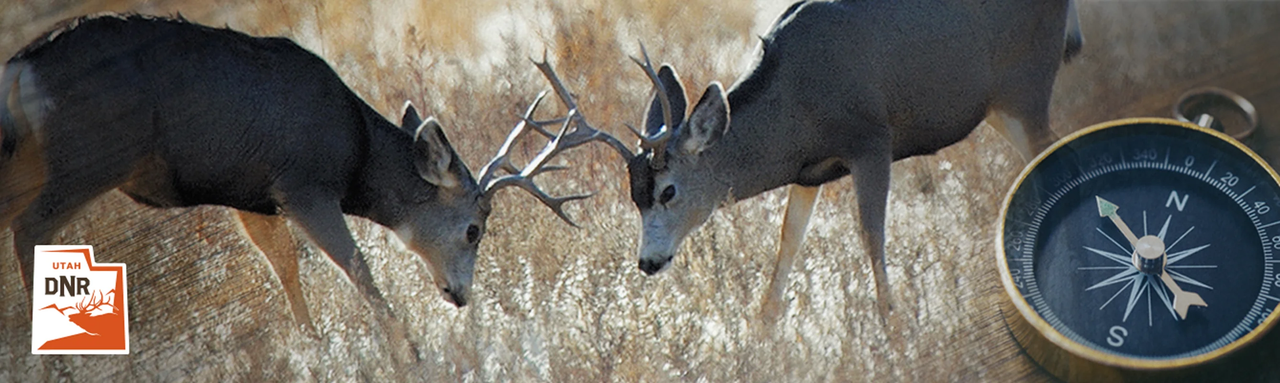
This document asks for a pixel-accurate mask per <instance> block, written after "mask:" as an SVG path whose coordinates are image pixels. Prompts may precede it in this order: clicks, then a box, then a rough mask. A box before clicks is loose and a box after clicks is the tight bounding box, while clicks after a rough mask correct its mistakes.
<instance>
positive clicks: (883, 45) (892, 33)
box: [619, 0, 1082, 321]
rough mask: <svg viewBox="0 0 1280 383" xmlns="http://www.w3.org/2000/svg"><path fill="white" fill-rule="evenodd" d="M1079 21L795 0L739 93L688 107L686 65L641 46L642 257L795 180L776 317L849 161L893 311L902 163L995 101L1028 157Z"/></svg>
mask: <svg viewBox="0 0 1280 383" xmlns="http://www.w3.org/2000/svg"><path fill="white" fill-rule="evenodd" d="M926 3H927V4H926ZM1069 18H1070V19H1071V20H1070V23H1071V25H1072V28H1073V29H1074V30H1067V29H1066V25H1067V24H1068V19H1069ZM1077 25H1078V23H1077V22H1076V21H1075V14H1074V8H1073V7H1072V5H1071V4H1068V1H1066V0H1056V1H976V0H966V1H952V2H921V1H907V2H902V1H899V2H889V1H837V2H808V1H805V2H799V3H796V4H794V5H792V6H791V7H790V8H789V9H787V10H786V12H784V13H783V14H782V16H781V17H780V18H779V19H778V21H777V22H776V23H775V24H774V26H773V29H772V31H771V32H769V33H768V34H767V35H766V36H764V37H762V38H761V43H762V47H763V53H762V54H761V55H760V57H759V59H758V62H756V64H755V66H754V68H752V69H751V70H750V71H749V72H748V73H747V74H746V75H745V76H743V77H742V78H741V79H740V80H739V81H738V82H737V84H735V85H734V86H733V87H732V88H730V89H729V91H728V93H727V94H726V92H725V91H724V90H723V88H722V87H721V85H720V84H719V83H714V82H713V83H712V84H710V86H708V87H707V88H706V90H705V91H704V92H703V94H702V97H701V98H700V99H699V100H698V102H697V104H695V105H694V107H693V109H692V112H690V113H689V115H688V117H687V118H686V117H685V107H686V102H685V96H684V95H685V90H684V86H683V85H682V84H681V82H680V80H679V77H678V76H677V75H676V71H675V70H674V69H673V68H672V67H671V66H669V65H664V66H662V68H661V69H659V70H656V71H655V70H654V68H653V66H652V64H650V61H649V57H648V54H647V53H644V59H643V61H642V60H640V59H636V58H634V57H633V58H632V60H633V61H635V62H636V63H637V64H639V65H640V66H641V67H642V68H643V69H644V71H645V73H646V74H647V76H648V77H649V78H650V80H651V81H652V82H653V86H654V88H655V89H656V94H655V96H654V98H653V100H652V102H651V103H650V106H649V109H648V111H647V113H646V118H645V122H644V132H634V131H633V132H634V133H636V134H637V135H642V137H641V143H640V149H641V151H640V152H639V153H631V152H630V151H628V150H627V149H626V148H621V149H619V151H620V152H621V153H622V155H623V157H624V158H626V159H627V161H628V165H627V166H628V173H629V177H630V183H631V198H632V201H633V202H634V203H635V205H636V207H638V208H639V209H640V215H641V217H642V220H643V237H642V239H641V245H640V260H639V267H640V269H641V270H643V271H644V272H645V273H647V274H655V273H657V272H659V271H661V270H662V269H664V268H665V267H666V266H667V265H668V264H669V263H670V261H671V258H672V256H673V255H674V254H675V252H676V249H677V248H678V247H679V245H680V243H681V242H682V241H683V239H684V237H685V236H686V235H688V234H689V233H690V232H691V231H692V230H694V229H696V228H698V227H699V226H701V225H702V224H703V223H704V222H705V221H706V220H707V218H708V217H709V216H710V215H711V213H712V211H713V210H715V209H716V208H717V207H718V206H720V205H722V204H725V203H726V202H729V201H739V200H742V199H745V198H749V197H752V196H755V195H758V194H760V193H762V192H764V191H767V190H770V189H774V188H777V187H780V186H785V185H793V186H792V187H791V190H790V194H789V197H788V206H787V213H786V215H785V218H784V220H783V228H782V240H781V245H780V247H779V252H778V259H777V268H776V272H775V276H774V278H773V281H772V283H771V284H772V286H771V287H770V289H769V291H770V292H769V293H768V295H767V296H766V297H765V299H764V303H763V305H762V306H763V311H764V313H763V314H764V315H763V316H764V317H765V319H766V320H770V321H771V320H774V319H776V317H777V315H778V314H779V313H780V307H781V306H780V305H779V303H778V302H779V298H780V297H781V295H782V289H783V288H784V286H786V283H785V278H786V275H787V273H789V270H790V267H791V264H792V259H793V257H794V255H795V253H796V252H797V251H798V249H799V246H800V244H801V242H802V241H803V237H804V231H805V228H806V226H807V225H808V218H809V214H810V213H811V212H812V210H813V207H814V203H815V201H816V198H817V196H818V191H819V188H820V187H821V185H822V184H824V183H827V182H830V181H833V180H836V179H839V178H842V177H844V176H845V175H850V174H851V175H852V176H853V177H854V180H855V182H856V192H857V195H858V212H859V216H860V221H861V223H862V225H861V230H860V233H859V234H860V237H861V240H862V243H863V245H864V246H865V251H866V253H867V255H868V256H869V257H870V259H871V264H872V271H873V273H874V278H875V283H876V294H877V302H878V306H879V309H880V314H881V317H882V318H885V317H887V316H888V313H889V312H890V305H889V303H890V302H889V299H890V295H889V292H888V277H887V274H886V273H885V266H884V224H885V206H886V203H887V198H888V192H889V178H890V164H891V163H892V162H893V161H896V160H899V159H903V158H907V157H912V156H919V155H926V154H932V153H934V152H936V151H938V150H939V149H942V148H944V147H946V146H948V145H951V144H953V143H955V142H957V141H960V140H962V139H964V138H965V137H966V136H968V135H969V133H970V132H971V131H972V130H973V129H974V128H975V127H977V126H978V124H979V122H981V121H982V120H983V119H984V118H986V117H987V116H995V117H997V118H993V119H992V121H991V122H993V123H994V125H996V126H997V128H1001V129H1002V130H1004V131H1005V134H1006V136H1009V137H1010V138H1011V139H1012V140H1013V141H1014V144H1015V146H1017V147H1018V148H1019V149H1020V150H1021V152H1022V153H1023V155H1025V156H1027V157H1028V158H1029V157H1030V154H1031V153H1034V152H1036V151H1038V150H1039V149H1041V148H1043V147H1044V146H1046V145H1047V144H1048V143H1050V142H1052V140H1053V134H1052V132H1051V131H1050V130H1049V126H1048V110H1049V97H1050V93H1051V88H1052V86H1053V81H1054V76H1055V74H1056V72H1057V70H1058V66H1059V65H1060V63H1061V62H1062V61H1064V60H1065V59H1067V58H1069V57H1070V55H1071V54H1074V52H1076V51H1078V50H1079V44H1080V43H1081V41H1082V39H1081V38H1080V34H1079V31H1078V29H1075V26H1077ZM641 49H642V52H643V47H641Z"/></svg>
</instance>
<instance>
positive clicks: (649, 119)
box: [644, 64, 687, 135]
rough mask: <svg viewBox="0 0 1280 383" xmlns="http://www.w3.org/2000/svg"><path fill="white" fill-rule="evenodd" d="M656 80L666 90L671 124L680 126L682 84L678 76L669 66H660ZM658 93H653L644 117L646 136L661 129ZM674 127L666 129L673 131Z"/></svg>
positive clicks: (682, 96) (681, 118) (682, 104)
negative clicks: (669, 105)
mask: <svg viewBox="0 0 1280 383" xmlns="http://www.w3.org/2000/svg"><path fill="white" fill-rule="evenodd" d="M658 80H659V81H661V82H662V88H663V89H664V90H666V95H667V102H669V103H670V104H671V123H672V124H675V125H680V121H682V120H684V108H685V104H687V102H685V98H684V84H682V83H680V75H678V74H676V70H675V68H672V67H671V65H669V64H662V68H661V69H658ZM659 95H660V93H654V95H653V100H652V101H650V102H649V111H648V112H647V113H645V117H644V132H645V134H647V135H653V134H655V133H658V129H662V102H661V101H658V96H659ZM675 128H676V127H675V126H671V127H668V128H667V129H675Z"/></svg>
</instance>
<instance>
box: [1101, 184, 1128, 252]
mask: <svg viewBox="0 0 1280 383" xmlns="http://www.w3.org/2000/svg"><path fill="white" fill-rule="evenodd" d="M1094 198H1097V199H1098V215H1099V216H1102V217H1107V218H1111V222H1112V223H1115V224H1116V227H1118V228H1120V232H1121V233H1123V234H1124V237H1125V238H1127V239H1129V244H1130V245H1134V246H1136V245H1137V244H1138V236H1136V235H1133V230H1129V225H1125V224H1124V220H1121V219H1120V215H1119V214H1116V210H1120V207H1119V206H1116V204H1114V203H1111V201H1107V200H1105V199H1102V197H1097V196H1095V197H1094Z"/></svg>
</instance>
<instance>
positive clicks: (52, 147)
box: [0, 15, 586, 337]
mask: <svg viewBox="0 0 1280 383" xmlns="http://www.w3.org/2000/svg"><path fill="white" fill-rule="evenodd" d="M0 100H3V102H4V104H3V105H0V137H2V138H0V229H4V228H11V229H12V231H13V236H14V247H15V253H16V255H17V257H18V260H19V261H20V263H21V270H22V275H21V277H22V281H23V283H24V284H25V285H26V287H27V289H28V292H30V289H31V286H32V281H31V275H32V274H31V272H32V263H33V259H32V256H33V254H32V253H33V250H34V246H35V245H38V244H47V243H49V241H50V239H51V238H53V236H54V234H55V233H56V232H57V230H58V229H59V228H60V227H62V226H63V225H64V224H66V223H67V222H68V221H69V220H70V219H71V218H73V217H74V216H75V214H76V212H77V211H78V210H80V209H81V208H82V207H83V206H85V204H87V203H88V202H90V201H91V200H93V199H94V198H96V197H97V196H99V195H101V194H103V193H105V192H107V191H110V190H112V189H116V188H119V189H120V190H121V191H123V192H124V193H125V194H126V195H128V196H129V197H131V198H132V199H133V200H135V201H137V202H139V203H142V204H145V205H149V206H153V207H185V206H194V205H202V204H213V205H222V206H228V207H232V208H235V209H238V210H240V213H239V218H240V220H241V221H242V223H243V227H244V228H245V229H246V232H247V234H248V235H249V237H250V238H251V239H252V241H253V242H254V243H255V244H256V245H257V246H258V248H259V249H261V250H262V251H263V253H264V254H265V255H266V256H267V259H268V260H269V261H270V263H271V266H272V267H273V269H274V271H275V274H276V275H277V277H279V279H280V281H281V283H282V285H283V287H284V290H285V292H286V296H287V298H288V300H289V304H290V308H291V310H292V313H293V315H294V317H295V319H296V320H297V321H298V322H300V323H302V324H305V325H308V326H309V325H310V324H311V318H310V315H309V314H308V310H307V306H306V304H305V303H304V302H303V299H302V293H301V288H300V285H299V281H298V258H297V253H296V249H295V248H294V247H293V241H292V239H290V238H289V237H288V236H289V233H288V229H287V226H285V217H287V218H288V219H289V220H290V221H292V222H293V223H294V224H295V225H297V226H299V227H300V228H301V229H302V230H303V231H304V232H305V233H306V234H307V236H308V237H309V238H310V239H311V241H313V242H314V243H315V244H316V245H318V246H319V247H320V248H321V249H323V250H324V252H325V253H326V254H327V255H328V256H329V258H330V259H331V260H332V261H333V262H334V263H335V264H336V265H337V266H338V267H340V268H341V269H342V270H343V271H344V272H345V273H346V275H347V277H348V278H349V279H350V281H351V282H353V283H354V284H355V287H356V288H357V289H358V290H359V292H360V293H361V294H362V295H363V296H364V298H365V299H366V300H367V301H368V303H369V304H370V306H371V307H372V308H373V309H374V310H376V311H375V313H377V314H378V316H379V318H380V320H382V319H385V318H394V315H393V314H392V312H391V309H390V307H389V306H388V305H387V302H386V300H385V298H384V297H383V294H382V292H381V291H379V289H378V288H377V286H375V285H374V280H373V276H372V275H371V274H370V271H369V267H368V264H367V262H366V260H365V257H364V254H363V253H362V252H360V251H359V249H358V248H357V246H356V242H355V241H354V240H353V238H352V236H351V233H350V232H349V230H348V228H347V225H346V222H345V221H344V219H343V215H344V214H351V215H356V216H361V217H366V218H368V219H370V220H372V221H374V222H376V223H378V224H381V225H382V226H385V227H387V228H390V229H392V230H394V231H395V233H396V234H397V235H398V236H399V238H400V239H401V240H402V241H403V242H404V243H405V244H406V245H407V246H408V247H409V248H410V249H411V250H412V251H414V252H415V253H417V254H418V255H419V256H421V258H422V259H423V260H424V261H425V262H426V264H427V266H428V269H429V271H430V273H431V274H432V278H433V280H434V282H435V284H436V285H437V286H438V287H439V289H440V290H441V292H442V294H443V296H444V299H445V300H447V301H449V302H451V303H453V304H455V305H457V306H459V307H461V306H464V305H466V304H467V295H468V291H469V289H470V286H471V280H472V274H473V269H474V263H475V258H476V249H477V246H478V244H479V242H480V240H481V238H482V237H483V235H484V232H485V222H486V220H487V219H488V217H489V214H490V211H491V203H490V202H491V199H492V198H493V196H494V193H495V192H496V191H497V190H499V189H501V188H503V187H509V186H515V187H519V188H522V189H525V190H527V191H529V192H531V193H532V194H534V195H535V196H536V197H537V198H538V199H539V200H541V201H542V202H543V203H545V204H546V205H547V206H549V207H551V208H552V210H553V211H554V212H555V213H556V214H557V215H558V216H560V217H561V218H563V219H564V220H565V221H566V222H569V223H570V224H572V222H571V221H570V220H569V217H568V216H567V215H566V214H565V213H564V211H563V208H562V206H563V204H564V203H565V202H568V201H573V200H576V199H580V198H585V197H586V196H584V195H573V196H566V197H559V198H557V197H551V196H548V195H547V194H546V193H543V192H542V191H541V190H540V189H539V188H538V187H537V186H536V185H535V184H534V183H533V181H532V178H533V177H534V176H535V175H536V174H538V173H540V172H542V171H545V170H553V169H554V168H553V167H547V166H545V164H546V162H545V160H546V159H548V158H550V157H553V156H555V155H556V154H559V153H560V152H562V151H563V150H564V149H566V148H567V147H571V146H575V145H578V144H580V143H575V142H573V141H572V139H573V138H574V137H569V138H567V139H563V138H562V139H558V140H555V141H553V142H551V143H548V144H547V146H545V147H544V148H543V152H542V153H544V155H543V156H541V157H539V158H540V160H539V161H538V162H536V163H530V164H528V165H527V166H526V167H524V168H517V167H515V166H514V165H512V163H511V161H510V160H508V159H507V154H506V153H507V151H508V150H509V148H510V146H512V145H513V140H514V139H516V138H519V137H520V136H522V134H521V132H523V131H524V129H523V128H521V127H522V126H524V125H525V124H524V123H523V122H521V123H520V124H519V125H517V128H516V129H515V131H514V132H512V135H511V137H512V138H511V139H509V140H508V142H507V144H506V145H504V147H503V149H502V151H500V152H499V155H498V156H497V157H495V158H494V159H493V161H492V162H491V163H490V166H486V167H485V169H484V170H483V171H482V175H481V177H480V179H481V182H479V183H477V182H476V180H475V179H474V178H472V175H471V173H470V171H469V170H468V169H467V166H466V164H464V163H463V162H462V161H461V159H460V158H459V157H458V155H457V153H455V152H454V150H453V148H452V146H451V145H450V144H449V141H448V139H447V138H446V137H445V135H444V132H443V130H442V129H441V127H440V124H439V123H438V122H437V121H436V120H435V118H427V119H426V120H423V119H422V118H421V117H420V116H419V115H418V113H417V111H416V109H415V108H414V107H413V106H412V105H409V104H408V103H406V104H405V108H404V110H403V118H402V120H401V123H400V126H396V125H394V124H393V123H391V122H389V121H387V120H386V119H385V118H383V117H382V116H381V115H379V114H378V113H377V112H376V111H375V110H374V109H373V108H371V107H370V106H369V105H368V104H366V103H365V102H364V101H363V100H361V99H360V97H359V96H357V95H356V94H355V93H354V92H353V91H351V89H349V88H348V87H347V86H346V85H345V84H344V83H343V82H342V80H341V79H340V78H339V77H338V75H337V74H336V73H335V72H334V71H333V69H331V68H330V67H329V65H328V64H326V63H325V62H324V60H322V59H321V58H319V57H317V56H316V55H314V54H312V53H311V52H309V51H307V50H305V49H303V48H302V47H299V46H298V45H297V44H295V43H293V42H292V41H290V40H288V39H284V38H260V37H252V36H248V35H245V34H242V33H240V32H236V31H232V30H230V29H216V28H210V27H205V26H201V25H197V24H193V23H189V22H187V21H185V20H182V19H168V18H157V17H150V16H139V15H128V16H117V15H103V16H90V17H82V18H77V19H72V20H69V21H67V22H64V24H63V25H61V26H59V27H57V28H55V29H54V30H52V31H51V32H49V33H48V34H46V35H45V36H43V37H40V38H38V39H36V40H35V41H34V42H33V43H31V44H30V45H28V46H27V47H26V48H24V49H23V50H21V51H20V52H18V53H17V54H16V55H15V56H14V57H13V58H12V59H10V60H9V61H8V64H7V65H6V67H5V68H4V74H3V77H2V78H0ZM535 107H536V103H535V105H534V107H531V108H530V110H529V115H532V113H533V110H534V108H535ZM538 131H539V132H545V131H544V130H538ZM546 135H547V136H548V137H552V134H550V133H547V134H546ZM504 172H505V173H510V174H505V173H504ZM175 256H182V255H175ZM136 270H137V269H134V271H136ZM383 324H384V325H386V326H390V327H392V329H390V330H389V332H390V333H393V334H391V336H395V337H404V336H407V334H406V333H405V330H404V328H403V326H402V324H401V323H400V321H384V323H383Z"/></svg>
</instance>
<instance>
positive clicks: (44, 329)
mask: <svg viewBox="0 0 1280 383" xmlns="http://www.w3.org/2000/svg"><path fill="white" fill-rule="evenodd" d="M32 274H33V276H34V277H35V278H34V279H33V280H32V284H33V286H32V287H33V288H32V289H31V290H32V291H31V295H32V296H31V302H32V305H31V308H32V312H31V353H32V354H128V353H129V314H128V311H127V308H128V307H129V304H128V301H127V300H126V298H125V297H126V296H127V295H128V293H127V286H128V283H126V281H125V272H124V264H123V263H95V262H94V261H93V246H36V252H35V272H34V273H32Z"/></svg>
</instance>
